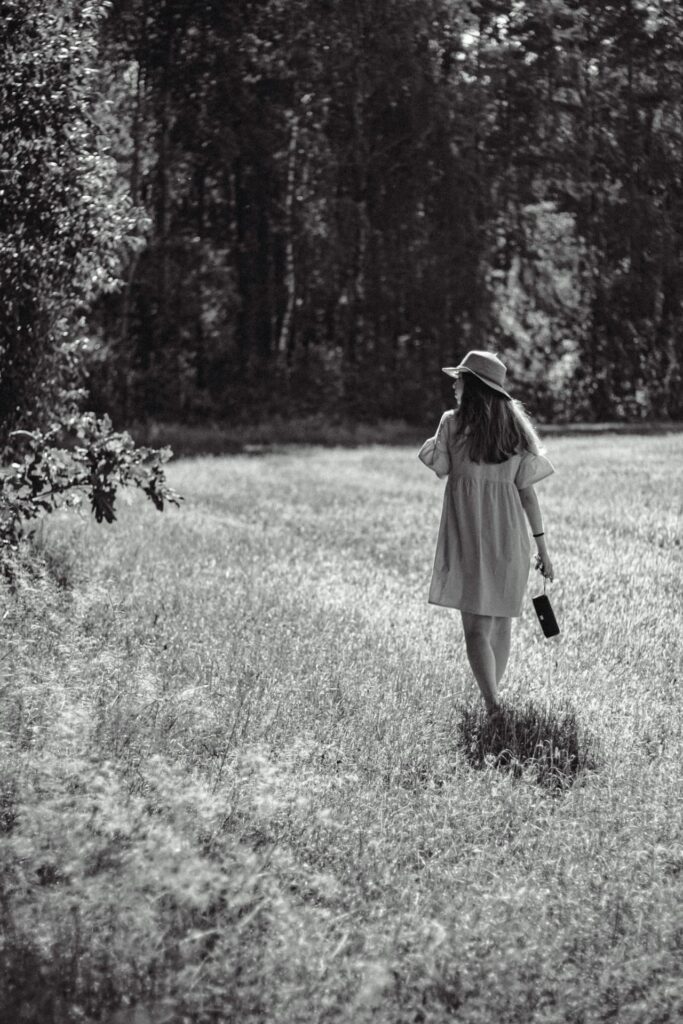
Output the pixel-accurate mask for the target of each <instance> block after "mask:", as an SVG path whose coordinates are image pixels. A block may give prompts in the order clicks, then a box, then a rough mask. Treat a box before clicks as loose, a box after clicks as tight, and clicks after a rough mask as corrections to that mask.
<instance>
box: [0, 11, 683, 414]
mask: <svg viewBox="0 0 683 1024" xmlns="http://www.w3.org/2000/svg"><path fill="white" fill-rule="evenodd" d="M10 6H11V5H10ZM38 6H39V4H38ZM63 6H64V7H70V8H72V9H75V8H78V9H79V10H81V11H82V9H83V8H84V7H89V8H92V7H98V8H106V12H105V14H106V16H104V17H102V18H100V19H99V21H98V33H99V36H98V45H99V51H98V58H97V60H98V67H97V90H96V92H97V98H96V101H95V99H93V98H91V103H92V104H93V105H94V106H93V109H96V111H97V123H98V131H99V132H100V133H103V134H104V135H105V136H106V138H107V139H108V140H109V147H110V152H111V153H112V154H113V156H114V157H115V165H116V175H117V179H118V186H117V188H114V187H113V186H112V184H111V182H108V184H107V189H108V194H109V195H110V196H111V195H114V194H116V195H117V196H118V197H119V201H120V197H121V195H122V194H123V193H126V194H127V197H128V198H129V200H130V207H129V208H127V214H126V215H127V216H128V218H129V220H132V221H135V217H136V216H137V222H136V223H137V224H138V235H139V236H141V237H144V239H145V244H144V246H142V245H137V246H135V245H133V244H132V243H131V242H130V239H129V240H128V244H127V247H125V246H124V248H125V253H126V255H125V256H124V259H123V263H122V265H121V267H120V272H119V276H120V279H121V282H122V283H121V286H120V287H119V288H118V290H115V291H113V290H109V291H107V292H106V294H104V296H103V297H101V298H99V299H97V300H95V301H94V302H90V303H89V304H88V314H87V315H88V329H89V332H90V339H91V340H90V345H89V356H88V363H89V381H90V388H91V393H92V399H93V400H94V402H95V403H96V405H97V407H98V408H101V409H104V408H106V409H110V410H112V411H114V413H115V414H116V416H117V417H118V418H119V419H120V420H122V421H123V420H125V421H129V420H133V419H140V418H144V417H147V416H152V417H155V418H159V419H169V420H195V421H196V420H201V419H212V420H223V419H225V420H229V419H239V418H244V417H256V418H261V419H263V418H267V417H268V416H270V415H272V414H273V413H281V414H283V415H306V414H308V413H313V412H319V411H323V410H329V411H331V412H333V413H335V414H339V415H344V416H349V417H355V418H375V417H399V418H408V419H417V418H422V417H424V416H425V415H427V414H433V412H434V408H435V406H438V405H439V404H440V403H441V401H442V400H443V398H444V397H445V395H446V391H447V381H445V379H444V381H443V382H442V381H440V379H439V378H440V374H439V367H440V366H441V365H444V364H445V363H447V362H451V361H452V360H454V359H457V358H458V357H459V356H461V355H462V354H463V353H464V352H465V351H466V350H467V349H468V348H473V347H487V348H492V349H494V350H496V351H498V352H499V353H501V355H502V356H503V358H505V359H506V360H507V362H508V363H509V365H510V369H511V376H512V379H513V382H514V387H515V390H516V393H517V394H520V395H521V396H522V397H523V398H525V399H526V401H527V402H528V404H529V406H530V407H531V408H532V410H533V411H534V412H535V413H536V414H537V415H539V416H541V417H542V418H545V419H552V418H555V419H576V418H585V419H605V418H624V419H629V418H641V417H656V418H664V417H673V418H681V417H682V416H683V398H682V391H683V389H682V387H681V385H682V384H683V380H682V376H683V374H682V371H681V364H682V362H683V330H682V329H681V328H682V327H683V306H682V301H681V300H682V290H683V247H682V244H681V243H682V238H683V181H682V176H683V121H682V117H683V115H682V109H683V108H682V105H681V99H682V79H681V67H682V66H683V65H682V58H683V35H682V31H683V12H682V11H681V10H680V9H679V5H678V4H677V3H676V2H674V0H672V2H666V0H660V2H639V0H620V2H618V3H606V2H598V0H586V2H581V0H527V2H521V0H519V2H502V0H343V2H342V0H202V2H201V3H197V2H196V0H113V2H112V3H110V4H109V3H99V4H89V5H87V4H84V3H83V2H81V3H76V2H75V0H70V2H69V3H66V0H65V2H64V5H63ZM110 206H111V200H110ZM108 208H110V207H108ZM121 216H123V215H121ZM145 219H146V221H145ZM143 223H144V226H143V227H140V225H142V224H143ZM86 347H87V346H86ZM440 388H443V389H444V390H443V391H441V392H440Z"/></svg>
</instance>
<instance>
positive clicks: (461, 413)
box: [455, 373, 541, 462]
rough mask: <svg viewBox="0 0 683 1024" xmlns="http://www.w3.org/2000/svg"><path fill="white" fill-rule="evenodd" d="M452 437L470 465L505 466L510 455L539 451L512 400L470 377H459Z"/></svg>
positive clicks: (526, 421)
mask: <svg viewBox="0 0 683 1024" xmlns="http://www.w3.org/2000/svg"><path fill="white" fill-rule="evenodd" d="M462 380H463V392H462V399H461V401H460V404H459V406H458V409H457V410H456V413H455V434H456V437H457V438H458V439H459V440H461V442H462V444H464V445H465V446H466V449H467V454H468V455H469V457H470V459H471V460H472V462H505V461H506V459H509V458H510V456H511V455H516V454H517V453H519V452H524V451H529V452H533V453H534V454H535V455H538V453H539V452H540V450H541V443H540V441H539V439H538V434H537V433H536V431H535V430H534V427H533V425H532V423H531V421H530V419H529V417H528V416H527V414H526V412H525V411H524V406H523V405H522V403H521V402H518V401H517V400H516V399H514V398H506V397H505V395H501V394H500V392H498V391H494V390H493V388H490V387H488V386H487V385H486V384H484V383H483V382H482V381H480V380H479V378H478V377H475V376H474V375H473V374H471V373H463V374H462Z"/></svg>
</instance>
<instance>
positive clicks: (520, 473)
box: [515, 452, 555, 491]
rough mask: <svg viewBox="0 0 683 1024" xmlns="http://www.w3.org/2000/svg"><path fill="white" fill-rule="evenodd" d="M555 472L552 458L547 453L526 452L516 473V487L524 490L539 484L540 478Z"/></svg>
mask: <svg viewBox="0 0 683 1024" xmlns="http://www.w3.org/2000/svg"><path fill="white" fill-rule="evenodd" d="M554 472H555V467H554V466H553V464H552V462H551V461H550V459H547V458H546V457H545V455H534V454H533V452H524V454H523V455H522V459H521V462H520V464H519V467H518V468H517V472H516V474H515V487H516V488H517V490H518V491H523V490H524V488H525V487H531V486H532V485H533V484H537V483H538V482H539V480H543V479H545V477H547V476H550V474H551V473H554Z"/></svg>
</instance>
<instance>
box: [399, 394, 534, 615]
mask: <svg viewBox="0 0 683 1024" xmlns="http://www.w3.org/2000/svg"><path fill="white" fill-rule="evenodd" d="M454 427H455V413H454V412H453V411H452V410H451V411H449V412H446V413H444V415H443V416H442V417H441V422H440V423H439V428H438V430H437V432H436V434H435V435H434V437H430V438H429V439H428V440H427V441H425V443H424V444H423V446H422V448H421V449H420V452H419V458H420V459H421V460H422V462H424V464H425V465H426V466H429V468H430V469H432V470H434V472H435V473H436V475H437V476H439V477H443V476H446V475H448V483H447V484H446V490H445V493H444V496H443V509H442V512H441V524H440V526H439V535H438V539H437V543H436V557H435V559H434V571H433V574H432V582H431V586H430V588H429V603H430V604H439V605H444V606H445V607H447V608H459V609H460V610H461V611H464V612H473V613H474V614H477V615H505V616H509V617H512V618H515V617H517V616H518V615H521V612H522V603H523V600H524V594H525V590H526V583H527V579H528V577H529V560H530V556H531V543H530V540H529V527H528V522H527V519H526V515H525V513H524V509H523V508H522V503H521V500H520V497H519V492H520V491H521V490H523V489H524V488H525V487H530V486H531V485H532V484H535V483H538V481H539V480H542V479H543V478H544V477H546V476H550V474H551V473H553V472H554V467H553V465H552V463H551V462H550V460H549V459H547V458H546V457H545V456H544V455H534V454H533V453H532V452H529V451H525V452H522V453H520V454H518V455H512V456H511V457H510V458H509V459H507V460H506V461H505V462H499V463H490V462H481V463H476V462H472V461H471V459H470V458H469V457H468V454H467V448H466V445H464V444H463V438H462V437H458V436H457V435H456V433H455V430H454Z"/></svg>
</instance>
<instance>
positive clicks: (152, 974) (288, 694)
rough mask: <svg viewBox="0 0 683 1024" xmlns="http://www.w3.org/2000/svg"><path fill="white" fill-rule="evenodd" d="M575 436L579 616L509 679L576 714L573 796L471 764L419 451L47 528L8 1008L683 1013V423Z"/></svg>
mask: <svg viewBox="0 0 683 1024" xmlns="http://www.w3.org/2000/svg"><path fill="white" fill-rule="evenodd" d="M548 454H549V456H550V458H551V459H552V460H553V462H554V463H555V466H556V470H557V472H556V474H555V476H554V477H551V478H550V479H549V480H547V481H544V482H543V483H541V484H539V486H538V494H539V497H540V500H541V505H542V508H543V511H544V515H545V522H546V531H547V535H548V540H549V546H550V550H551V555H552V557H553V561H554V566H555V572H556V577H557V579H556V582H555V583H554V584H553V585H552V587H551V588H550V596H551V599H552V601H553V605H554V607H555V611H556V614H557V617H558V620H559V621H560V624H561V627H562V631H563V632H562V635H561V637H559V638H558V639H556V640H544V639H543V637H542V634H541V631H540V628H539V626H538V623H537V621H536V619H535V616H534V614H533V609H532V607H531V602H530V599H529V602H528V606H527V608H526V610H525V613H524V616H523V617H522V618H521V619H519V620H517V622H516V624H515V628H514V632H513V648H512V655H511V659H510V666H509V670H508V674H507V677H506V681H505V684H504V687H503V690H502V697H503V699H504V701H505V702H506V705H507V707H508V711H509V715H510V716H511V718H512V719H514V716H515V714H518V715H519V716H521V718H523V717H524V716H525V715H526V716H527V718H528V716H529V715H531V717H532V718H533V715H534V714H536V715H537V716H538V721H539V722H540V723H541V726H539V728H540V729H541V732H542V730H543V728H546V727H547V728H548V729H552V724H553V723H554V722H555V723H558V722H559V723H560V724H561V723H562V722H563V721H565V720H570V721H572V722H573V723H574V724H575V727H576V742H577V743H578V748H579V751H580V754H581V757H582V761H581V765H582V767H581V770H580V771H576V772H574V773H573V774H567V775H563V774H562V772H559V773H558V774H557V775H556V776H554V779H555V783H556V784H553V785H548V784H547V779H546V782H544V781H543V779H542V778H540V777H539V774H538V771H537V769H536V767H535V765H534V762H533V761H532V762H531V763H528V764H525V763H522V762H521V761H518V762H515V764H514V765H513V767H514V768H515V770H509V769H510V764H509V762H505V761H501V759H500V758H499V756H498V754H497V753H496V751H495V750H493V751H492V752H490V753H488V754H487V753H486V750H484V756H483V758H482V759H480V761H481V763H480V764H479V766H476V765H475V764H474V763H473V761H472V758H471V757H470V756H469V755H470V754H471V752H472V750H473V749H474V748H475V747H477V744H479V749H481V743H482V729H483V725H482V724H481V721H480V719H479V718H478V709H479V705H480V698H479V696H478V693H477V691H476V685H475V683H474V681H473V680H472V679H471V677H470V674H469V669H468V665H467V661H466V658H465V651H464V644H463V641H462V631H461V627H460V621H459V615H458V613H457V612H452V611H449V610H446V609H437V608H434V607H431V606H429V605H427V603H426V593H427V587H428V583H429V578H430V574H431V566H432V558H433V553H434V545H435V540H436V530H437V526H438V521H439V515H440V508H441V495H442V491H443V486H444V485H443V482H439V481H437V480H436V478H435V477H433V476H432V474H431V473H430V472H429V471H428V470H427V469H425V468H424V467H423V466H422V465H421V464H420V463H419V462H418V460H417V458H416V453H415V450H414V449H413V448H409V447H379V446H372V447H363V448H356V449H351V450H349V449H340V448H321V447H314V446H311V447H298V448H293V447H285V448H283V449H282V450H280V451H275V452H272V453H270V454H265V455H259V456H250V455H237V456H232V457H215V458H214V457H205V458H199V459H194V460H190V459H188V460H180V461H178V462H175V463H173V464H172V465H171V467H170V470H169V477H170V482H171V484H172V485H173V486H174V487H176V488H177V489H178V490H180V491H181V492H182V493H183V494H184V496H185V501H184V503H183V506H182V508H181V509H180V510H174V509H171V510H169V511H168V512H166V513H164V514H163V515H159V514H158V513H157V512H155V511H154V510H153V509H152V508H151V507H149V508H148V507H147V506H146V505H144V504H143V503H142V501H141V500H138V498H137V497H132V498H131V499H129V500H128V501H127V502H124V501H123V500H122V499H120V512H119V520H118V522H117V523H116V524H115V525H114V526H113V527H102V526H97V525H96V524H94V523H92V522H90V521H89V520H88V519H87V518H82V519H81V518H79V517H77V516H75V515H73V514H71V515H66V514H65V515H64V516H63V517H62V516H60V518H55V520H54V521H52V522H50V523H46V524H45V527H44V528H41V530H40V531H39V533H38V535H37V537H36V542H35V546H36V548H37V549H38V550H39V551H40V552H42V554H43V556H44V558H45V559H46V562H47V565H48V569H49V571H48V572H44V573H39V572H35V573H33V574H30V575H29V574H26V575H25V576H24V577H23V578H22V579H21V580H20V581H19V585H18V587H17V591H16V593H14V594H12V593H10V591H9V590H8V589H7V587H3V589H2V591H0V617H1V618H2V624H3V630H2V638H1V641H0V643H1V650H2V677H1V679H0V748H1V756H0V872H1V875H0V884H1V888H0V925H1V926H2V931H1V932H0V987H1V990H0V1020H2V1021H3V1024H4V1022H6V1024H15V1022H16V1024H20V1022H39V1024H52V1022H55V1024H62V1022H63V1024H67V1022H69V1024H71V1022H73V1024H76V1022H88V1021H105V1022H111V1024H162V1022H167V1024H180V1022H198V1024H200V1022H201V1024H204V1022H207V1024H209V1022H211V1024H219V1022H226V1024H227V1022H230V1024H232V1022H236V1024H237V1022H239V1024H256V1022H277V1024H279V1022H283V1024H323V1022H324V1024H365V1022H376V1024H437V1022H438V1024H441V1022H443V1024H446V1022H453V1021H456V1022H458V1021H460V1022H465V1024H480V1022H481V1024H507V1022H516V1024H517V1022H519V1024H561V1022H562V1024H564V1022H573V1024H591V1022H598V1021H600V1022H602V1021H605V1022H607V1021H610V1022H616V1024H657V1022H662V1024H664V1022H669V1021H675V1020H676V1019H680V1017H681V1015H682V1014H683V977H682V976H681V969H680V968H681V962H682V961H683V920H682V917H681V905H682V904H681V895H682V893H681V889H682V881H683V803H682V801H681V796H682V790H681V763H682V760H683V730H682V728H681V696H680V685H681V678H682V660H683V659H682V654H683V601H682V600H681V593H682V571H681V570H682V556H683V549H682V540H681V513H682V509H683V493H682V490H683V488H682V479H683V434H664V435H660V436H653V437H627V436H626V437H624V436H620V437H612V436H596V437H569V438H561V437H558V438H552V439H550V440H549V441H548ZM532 575H533V574H532ZM538 590H539V586H538V582H537V579H536V580H534V579H531V580H530V584H529V598H531V596H532V595H533V594H535V593H537V592H538ZM563 716H564V717H563ZM463 723H465V724H463ZM543 723H545V725H544V724H543ZM539 739H540V741H541V742H542V741H543V740H544V736H543V735H540V734H539ZM484 740H485V737H484ZM551 747H552V744H551ZM550 754H551V759H552V757H553V750H552V749H551V751H550Z"/></svg>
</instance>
